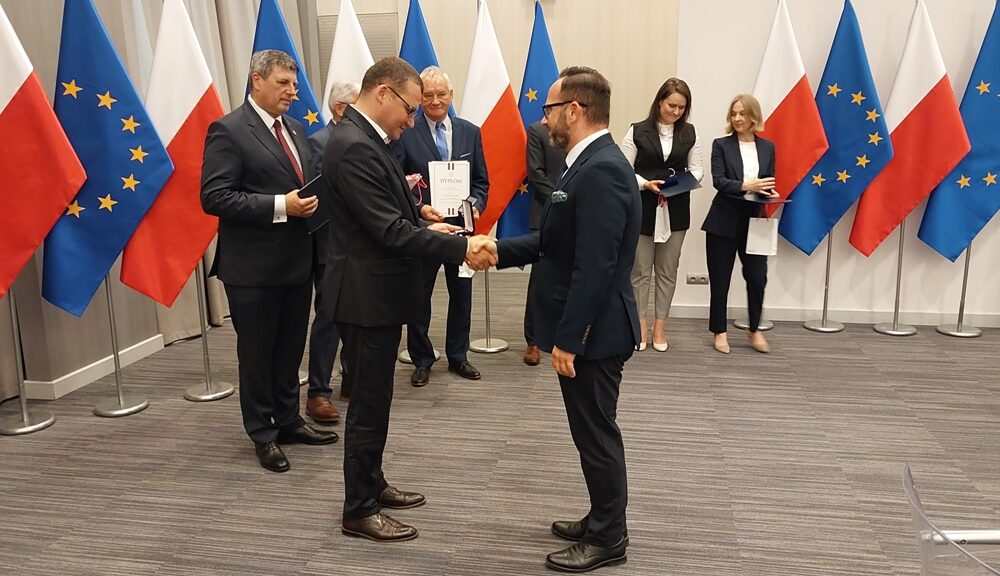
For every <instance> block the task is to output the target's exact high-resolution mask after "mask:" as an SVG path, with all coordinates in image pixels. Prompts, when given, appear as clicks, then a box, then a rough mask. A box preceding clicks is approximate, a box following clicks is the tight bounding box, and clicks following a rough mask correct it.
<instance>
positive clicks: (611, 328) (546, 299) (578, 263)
mask: <svg viewBox="0 0 1000 576" xmlns="http://www.w3.org/2000/svg"><path fill="white" fill-rule="evenodd" d="M610 109H611V86H610V84H608V81H607V80H606V79H605V78H604V77H603V76H601V74H600V73H599V72H598V71H597V70H594V69H593V68H586V67H582V66H579V67H572V68H567V69H565V70H563V71H562V72H561V73H560V74H559V80H557V81H556V83H555V84H553V85H552V88H551V89H550V90H549V94H548V98H547V102H546V104H545V105H544V106H542V111H543V113H544V120H542V123H543V124H544V125H545V126H546V128H548V131H549V138H550V140H551V142H552V144H553V145H554V146H556V147H558V148H562V149H563V150H566V151H567V152H568V154H567V156H566V165H567V169H566V170H565V171H564V172H563V174H562V177H561V178H559V181H558V182H557V183H556V185H555V190H554V191H553V192H552V194H551V196H549V200H548V202H547V203H546V204H545V208H544V209H543V211H542V215H541V220H540V222H539V227H538V231H537V232H533V233H532V234H528V235H525V236H519V237H517V238H510V239H506V238H505V239H503V240H499V241H498V242H497V243H496V245H497V252H498V261H497V265H498V266H501V267H505V268H507V267H510V266H522V265H524V264H530V263H533V264H534V274H535V275H536V278H535V290H534V291H533V292H532V294H531V295H530V297H531V298H532V299H533V302H532V304H533V306H534V307H533V311H534V318H533V320H534V328H535V334H534V336H535V344H536V345H538V347H539V348H541V349H542V350H544V351H546V352H551V354H552V366H553V367H554V368H555V370H556V373H558V375H559V385H560V386H561V388H562V396H563V403H564V404H565V405H566V416H567V419H568V420H569V429H570V433H571V434H572V436H573V443H574V444H575V445H576V449H577V451H578V452H579V453H580V465H581V467H582V468H583V477H584V479H585V480H586V483H587V492H588V494H589V495H590V510H589V511H588V512H587V514H586V515H585V516H584V517H583V518H582V519H581V520H573V521H559V522H554V523H553V524H552V532H553V533H555V535H556V536H559V537H561V538H565V539H567V540H573V541H576V543H575V544H573V545H572V546H569V547H568V548H565V549H563V550H560V551H558V552H553V553H552V554H549V555H548V557H547V558H546V565H547V566H548V567H549V568H552V569H554V570H559V571H563V572H587V571H589V570H594V569H596V568H600V567H601V566H611V565H614V564H621V563H622V562H625V560H626V559H627V556H626V551H627V548H628V543H629V539H628V530H627V529H626V527H625V507H626V504H627V502H628V483H627V480H626V476H625V448H624V444H623V442H622V434H621V430H620V429H619V428H618V423H617V422H616V417H617V410H618V393H619V388H620V386H621V381H622V370H623V369H624V367H625V362H626V361H627V360H628V359H629V358H630V357H631V356H632V352H633V350H635V347H636V344H637V343H638V342H639V312H638V308H637V306H636V303H635V294H634V292H633V290H632V285H631V283H630V281H629V274H630V271H631V269H632V264H633V262H634V261H635V247H636V244H637V243H638V242H639V225H640V222H641V220H642V207H641V200H640V197H639V187H638V186H637V185H636V182H635V173H634V172H633V171H632V169H631V166H630V164H629V163H628V160H626V159H625V156H624V155H623V154H622V152H621V150H620V149H619V148H618V146H617V145H616V144H615V142H614V140H613V139H612V138H611V134H610V133H608V129H607V128H608V117H609V115H610Z"/></svg>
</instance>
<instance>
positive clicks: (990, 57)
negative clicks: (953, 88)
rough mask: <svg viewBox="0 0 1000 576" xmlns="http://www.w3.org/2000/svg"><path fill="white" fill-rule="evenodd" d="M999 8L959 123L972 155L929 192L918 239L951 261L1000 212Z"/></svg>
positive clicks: (963, 104)
mask: <svg viewBox="0 0 1000 576" xmlns="http://www.w3.org/2000/svg"><path fill="white" fill-rule="evenodd" d="M998 14H1000V3H998V4H997V5H996V6H995V7H994V9H993V17H992V19H991V20H990V25H989V27H988V28H987V29H986V38H984V39H983V46H982V48H980V49H979V57H978V58H976V66H975V67H974V68H973V69H972V76H971V77H970V78H969V86H968V87H967V88H966V89H965V96H963V97H962V106H961V112H962V119H963V120H964V121H965V130H966V132H968V134H969V142H970V143H971V144H972V151H971V152H969V154H968V155H966V157H965V158H964V159H962V161H961V162H960V163H959V164H958V166H956V167H955V169H954V170H952V172H951V174H949V175H948V176H947V177H946V178H945V179H944V180H943V181H942V182H941V183H940V184H938V187H937V188H935V189H934V191H933V192H931V197H930V199H929V200H928V201H927V210H926V211H925V212H924V219H923V221H922V222H921V223H920V231H919V232H918V233H917V236H918V237H919V238H920V239H921V240H923V241H924V242H926V243H927V245H928V246H930V247H931V248H933V249H935V250H937V251H938V252H940V253H941V255H942V256H944V257H945V258H947V259H949V260H951V261H952V262H954V261H955V260H956V259H957V258H958V257H959V256H960V255H961V254H962V252H963V251H964V250H965V248H966V247H967V246H968V245H969V244H970V243H971V242H972V239H973V238H975V237H976V235H977V234H979V232H980V231H981V230H982V229H983V227H984V226H986V223H987V222H989V221H990V219H991V218H993V215H994V214H996V212H997V210H998V209H1000V182H998V180H997V178H998V174H1000V130H997V127H998V126H1000V16H998Z"/></svg>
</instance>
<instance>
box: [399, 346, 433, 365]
mask: <svg viewBox="0 0 1000 576" xmlns="http://www.w3.org/2000/svg"><path fill="white" fill-rule="evenodd" d="M396 359H397V360H399V361H400V362H402V363H403V364H413V358H410V351H409V350H407V349H406V348H403V351H402V352H400V353H399V356H398V357H397V358H396ZM440 359H441V353H440V352H438V350H437V348H435V349H434V361H435V362H437V361H438V360H440Z"/></svg>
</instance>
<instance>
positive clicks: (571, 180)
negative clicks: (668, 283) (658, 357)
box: [497, 134, 642, 360]
mask: <svg viewBox="0 0 1000 576" xmlns="http://www.w3.org/2000/svg"><path fill="white" fill-rule="evenodd" d="M556 188H557V189H559V190H561V191H562V192H565V194H566V197H565V200H563V201H560V202H553V199H552V198H550V199H549V202H548V203H547V204H546V205H545V209H544V211H543V212H542V219H541V222H540V229H539V230H538V232H533V233H531V234H528V235H525V236H519V237H517V238H510V239H503V240H500V241H499V242H498V243H497V248H498V250H499V257H500V260H499V265H500V266H502V267H504V268H507V267H511V266H522V265H524V264H528V263H531V262H537V263H536V264H535V268H534V274H535V289H534V291H533V293H532V294H531V297H532V298H534V300H533V301H532V306H534V307H533V308H532V310H533V314H534V323H535V324H534V325H535V344H536V345H537V346H538V347H539V348H541V349H542V350H545V351H546V352H551V351H552V347H553V346H558V347H559V348H560V349H562V350H565V351H567V352H572V353H574V354H576V355H578V356H581V357H583V358H586V359H588V360H599V359H602V358H608V357H610V356H614V355H619V354H627V353H630V352H632V351H633V350H635V346H636V344H637V343H638V342H639V311H638V308H637V306H636V303H635V292H634V290H633V289H632V283H631V281H630V280H629V274H630V273H631V271H632V264H633V262H634V260H635V247H636V244H637V243H638V242H639V222H640V220H641V218H642V207H641V205H640V203H641V200H640V199H639V187H638V185H637V184H636V181H635V172H633V171H632V166H630V165H629V163H628V160H626V159H625V156H624V155H623V154H622V152H621V150H620V149H619V148H618V146H617V145H616V144H615V141H614V140H613V139H612V138H611V135H610V134H605V135H604V136H601V137H600V138H598V139H597V140H595V141H594V142H591V143H590V145H589V146H587V148H586V149H585V150H584V151H583V153H582V154H581V155H580V156H579V158H577V160H576V162H574V163H573V165H572V166H570V168H569V171H567V172H566V174H565V176H563V177H562V179H560V180H559V182H558V183H557V184H556Z"/></svg>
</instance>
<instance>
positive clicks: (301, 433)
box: [278, 424, 340, 446]
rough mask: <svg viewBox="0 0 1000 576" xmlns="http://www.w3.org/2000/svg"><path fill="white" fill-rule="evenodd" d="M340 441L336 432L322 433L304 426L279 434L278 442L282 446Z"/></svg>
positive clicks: (306, 425)
mask: <svg viewBox="0 0 1000 576" xmlns="http://www.w3.org/2000/svg"><path fill="white" fill-rule="evenodd" d="M337 440H340V436H338V435H337V433H336V432H327V431H320V430H317V429H315V428H313V427H312V426H310V425H308V424H303V425H302V426H299V427H298V428H296V429H295V430H287V431H286V430H282V431H281V432H278V442H280V443H281V444H312V445H314V446H315V445H319V444H333V443H334V442H336V441H337Z"/></svg>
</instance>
